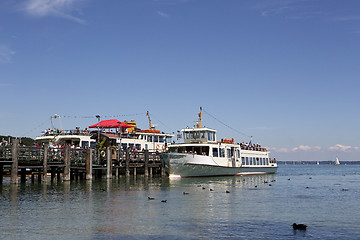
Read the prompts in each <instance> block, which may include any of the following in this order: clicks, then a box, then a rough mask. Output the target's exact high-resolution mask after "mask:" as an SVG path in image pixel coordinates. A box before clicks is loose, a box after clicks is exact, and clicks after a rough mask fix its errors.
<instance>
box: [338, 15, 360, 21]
mask: <svg viewBox="0 0 360 240" xmlns="http://www.w3.org/2000/svg"><path fill="white" fill-rule="evenodd" d="M332 20H333V21H335V22H349V21H360V16H359V15H352V16H343V17H336V18H333V19H332Z"/></svg>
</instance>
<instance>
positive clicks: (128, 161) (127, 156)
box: [125, 149, 130, 177]
mask: <svg viewBox="0 0 360 240" xmlns="http://www.w3.org/2000/svg"><path fill="white" fill-rule="evenodd" d="M125 176H127V177H129V176H130V149H126V157H125Z"/></svg>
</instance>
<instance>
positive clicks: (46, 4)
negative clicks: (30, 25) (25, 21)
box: [22, 0, 85, 23]
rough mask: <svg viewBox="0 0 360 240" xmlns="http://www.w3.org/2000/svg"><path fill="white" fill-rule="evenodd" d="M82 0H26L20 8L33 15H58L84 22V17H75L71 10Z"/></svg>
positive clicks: (74, 9)
mask: <svg viewBox="0 0 360 240" xmlns="http://www.w3.org/2000/svg"><path fill="white" fill-rule="evenodd" d="M82 1H83V0H27V1H26V2H25V3H24V5H23V8H22V10H24V11H25V12H26V13H28V14H30V15H32V16H35V17H47V16H53V17H60V18H64V19H68V20H72V21H75V22H77V23H85V20H84V19H81V18H79V17H76V16H74V15H73V12H75V11H77V12H79V10H78V9H76V8H75V5H76V4H77V3H79V2H82Z"/></svg>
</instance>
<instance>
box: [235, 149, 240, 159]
mask: <svg viewBox="0 0 360 240" xmlns="http://www.w3.org/2000/svg"><path fill="white" fill-rule="evenodd" d="M236 152H237V158H240V150H239V149H238V150H236Z"/></svg>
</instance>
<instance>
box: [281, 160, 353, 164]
mask: <svg viewBox="0 0 360 240" xmlns="http://www.w3.org/2000/svg"><path fill="white" fill-rule="evenodd" d="M317 162H319V165H329V164H334V161H329V160H281V161H280V160H278V161H277V163H278V164H280V165H285V164H296V165H301V164H304V165H316V164H317ZM340 163H341V165H345V164H346V165H358V164H360V160H342V161H341V162H340Z"/></svg>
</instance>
